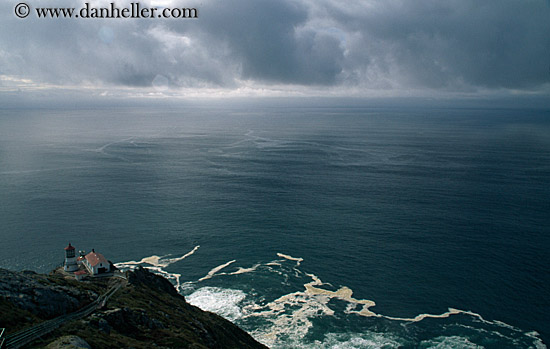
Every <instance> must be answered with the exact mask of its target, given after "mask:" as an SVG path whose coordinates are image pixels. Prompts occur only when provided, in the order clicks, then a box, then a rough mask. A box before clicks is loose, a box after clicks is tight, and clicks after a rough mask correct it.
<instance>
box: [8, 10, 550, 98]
mask: <svg viewBox="0 0 550 349" xmlns="http://www.w3.org/2000/svg"><path fill="white" fill-rule="evenodd" d="M17 2H18V1H17ZM15 3H16V2H14V1H3V2H2V3H1V4H0V16H1V22H0V75H3V76H5V77H6V76H7V77H10V79H11V78H13V79H31V80H32V81H34V82H35V83H39V84H56V85H61V86H68V85H70V86H74V85H79V84H80V85H82V84H84V85H90V86H97V85H100V86H111V87H125V86H127V87H150V86H152V87H156V88H157V90H158V88H160V89H163V88H167V86H168V87H170V88H178V87H191V88H202V87H207V88H224V89H234V88H238V87H240V86H242V84H243V83H248V84H257V85H261V86H279V87H280V86H283V87H284V86H290V85H292V86H294V87H296V86H297V87H299V88H303V89H307V88H309V87H315V88H326V89H329V90H330V89H333V90H338V89H346V88H353V89H359V90H361V89H365V90H369V89H371V90H372V89H382V90H388V91H392V90H399V91H404V90H405V91H406V90H416V89H438V90H444V91H451V92H453V91H455V92H456V91H475V90H477V89H485V90H486V89H503V88H504V89H512V90H522V89H523V90H530V91H537V90H542V91H548V86H549V84H550V5H549V2H548V1H546V0H484V1H479V0H443V1H441V0H416V1H408V0H384V1H382V0H380V1H379V0H370V1H369V0H362V1H360V0H350V1H345V2H344V1H338V0H278V1H273V0H210V1H204V2H199V3H192V2H182V1H172V2H171V6H173V7H175V6H186V7H189V6H194V7H197V8H198V9H199V11H200V12H199V18H198V19H194V20H189V19H186V20H181V19H180V20H178V19H162V20H161V19H151V20H146V19H120V20H113V19H103V20H101V19H88V20H83V19H56V20H53V19H48V20H46V19H41V20H39V19H36V18H31V17H33V16H30V17H29V18H27V19H25V20H22V19H18V18H16V17H15V15H14V14H13V7H14V5H15ZM83 3H84V1H82V2H79V1H55V2H54V1H40V0H34V1H33V2H32V3H31V0H29V4H30V5H31V6H33V7H41V6H47V7H51V6H67V7H68V6H71V7H72V6H74V7H79V6H82V5H83ZM106 3H107V2H105V1H103V2H96V3H94V2H92V4H106ZM127 3H129V2H126V4H127ZM147 3H148V2H147V1H142V2H141V4H142V5H143V6H145V5H147ZM117 5H118V6H119V7H121V6H123V5H125V3H124V2H122V1H119V2H117ZM0 84H2V82H1V81H0ZM4 84H6V78H5V79H4ZM0 87H1V85H0Z"/></svg>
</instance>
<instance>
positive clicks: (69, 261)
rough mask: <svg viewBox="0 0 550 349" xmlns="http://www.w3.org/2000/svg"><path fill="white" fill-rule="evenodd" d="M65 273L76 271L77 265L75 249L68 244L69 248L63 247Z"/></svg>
mask: <svg viewBox="0 0 550 349" xmlns="http://www.w3.org/2000/svg"><path fill="white" fill-rule="evenodd" d="M63 269H64V270H65V271H76V270H78V264H76V254H75V248H74V247H73V246H72V245H71V243H70V242H69V246H67V247H65V266H64V268H63Z"/></svg>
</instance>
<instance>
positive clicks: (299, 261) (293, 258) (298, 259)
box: [277, 253, 304, 266]
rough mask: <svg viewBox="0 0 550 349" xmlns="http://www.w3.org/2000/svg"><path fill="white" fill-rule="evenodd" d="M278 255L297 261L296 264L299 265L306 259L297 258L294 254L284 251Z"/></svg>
mask: <svg viewBox="0 0 550 349" xmlns="http://www.w3.org/2000/svg"><path fill="white" fill-rule="evenodd" d="M277 256H279V257H281V258H285V259H288V260H290V261H295V262H296V266H299V265H300V263H301V262H303V261H304V259H303V258H300V257H298V258H296V257H292V256H289V255H287V254H282V253H277Z"/></svg>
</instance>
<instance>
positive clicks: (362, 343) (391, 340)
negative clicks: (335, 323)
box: [304, 331, 403, 349]
mask: <svg viewBox="0 0 550 349" xmlns="http://www.w3.org/2000/svg"><path fill="white" fill-rule="evenodd" d="M402 345H403V343H402V340H400V339H399V338H395V337H394V336H392V335H391V334H388V333H376V332H371V331H366V332H365V333H329V334H327V335H325V339H324V340H323V341H322V342H321V341H315V342H314V343H313V344H311V345H307V346H304V347H305V348H319V349H325V348H327V349H328V348H331V349H352V348H354V349H355V348H397V347H399V346H402Z"/></svg>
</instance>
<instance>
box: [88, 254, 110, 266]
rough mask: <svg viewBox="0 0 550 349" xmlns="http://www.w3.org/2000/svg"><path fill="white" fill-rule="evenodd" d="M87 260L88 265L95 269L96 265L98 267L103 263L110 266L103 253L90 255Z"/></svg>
mask: <svg viewBox="0 0 550 349" xmlns="http://www.w3.org/2000/svg"><path fill="white" fill-rule="evenodd" d="M86 260H87V261H88V263H90V265H91V266H92V267H95V266H96V265H98V264H99V263H101V262H103V264H107V265H109V262H107V260H106V259H105V257H103V255H102V254H101V253H97V252H90V253H88V254H87V255H86Z"/></svg>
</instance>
